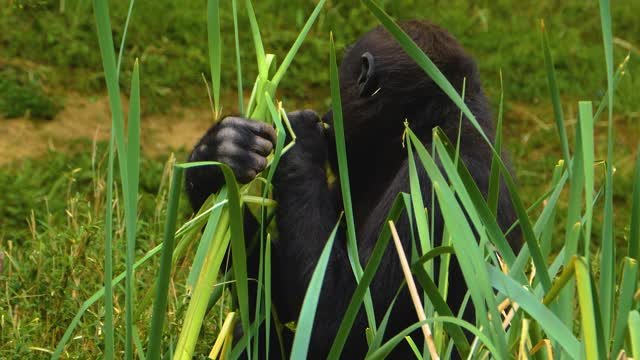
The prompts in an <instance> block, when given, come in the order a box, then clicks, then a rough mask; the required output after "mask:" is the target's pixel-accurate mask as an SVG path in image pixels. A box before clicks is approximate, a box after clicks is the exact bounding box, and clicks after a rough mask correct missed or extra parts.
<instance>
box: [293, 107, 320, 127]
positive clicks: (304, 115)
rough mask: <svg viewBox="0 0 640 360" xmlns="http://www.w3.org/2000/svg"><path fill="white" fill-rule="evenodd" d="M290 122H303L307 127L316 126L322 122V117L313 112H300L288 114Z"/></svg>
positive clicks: (307, 110)
mask: <svg viewBox="0 0 640 360" xmlns="http://www.w3.org/2000/svg"><path fill="white" fill-rule="evenodd" d="M287 116H288V117H289V120H290V121H302V122H304V123H305V125H311V124H315V123H316V122H319V121H320V116H319V115H318V114H317V113H316V112H315V111H313V110H309V109H306V110H298V111H293V112H290V113H288V114H287Z"/></svg>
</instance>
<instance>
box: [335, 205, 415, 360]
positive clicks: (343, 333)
mask: <svg viewBox="0 0 640 360" xmlns="http://www.w3.org/2000/svg"><path fill="white" fill-rule="evenodd" d="M403 203H404V202H403V200H402V195H401V194H398V196H397V197H396V199H395V201H394V202H393V205H392V206H391V210H389V213H388V214H387V218H386V219H385V221H384V223H383V224H384V225H383V227H382V230H381V231H380V234H379V235H378V239H377V240H376V245H375V247H374V248H373V251H372V252H371V256H369V262H368V263H367V266H366V267H365V269H364V273H363V274H362V278H361V279H360V283H358V286H357V287H356V289H355V291H354V292H353V295H352V296H351V301H350V302H349V306H348V307H347V310H346V311H345V314H344V316H343V317H342V323H341V324H340V327H339V328H338V332H337V333H336V337H335V339H334V340H333V345H331V350H330V351H329V355H328V356H327V359H332V360H336V359H339V358H340V354H341V353H342V349H343V348H344V345H345V343H346V341H347V336H348V335H349V332H350V331H351V327H352V326H353V322H354V321H355V319H356V316H357V315H358V311H360V305H361V304H362V301H363V299H364V297H365V294H366V292H367V290H368V289H369V285H370V284H371V281H373V276H374V275H375V274H376V271H377V270H378V266H379V265H380V261H382V255H384V252H385V249H386V248H387V244H388V243H389V240H390V239H391V230H390V229H389V221H390V220H392V221H394V222H396V221H397V220H398V218H399V217H400V214H401V212H402V208H403Z"/></svg>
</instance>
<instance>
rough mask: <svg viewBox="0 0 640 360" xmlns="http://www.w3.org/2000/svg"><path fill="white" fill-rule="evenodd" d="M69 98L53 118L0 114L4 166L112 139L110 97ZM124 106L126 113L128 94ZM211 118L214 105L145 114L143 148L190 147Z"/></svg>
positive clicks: (161, 151) (153, 152)
mask: <svg viewBox="0 0 640 360" xmlns="http://www.w3.org/2000/svg"><path fill="white" fill-rule="evenodd" d="M65 99H66V100H65V106H64V110H63V111H61V112H60V113H59V114H58V115H57V116H56V118H55V119H53V120H51V121H36V120H31V119H28V118H18V119H0V166H1V165H9V164H11V163H15V162H16V161H18V160H20V159H24V158H34V157H38V156H41V155H43V154H44V153H46V152H47V150H54V149H55V150H61V149H64V148H65V146H66V144H68V143H69V142H70V141H72V140H76V139H97V140H99V141H100V140H108V139H109V134H110V129H111V112H110V111H109V101H108V98H107V97H106V96H103V97H97V98H89V97H85V96H80V95H77V94H69V95H67V96H66V98H65ZM123 106H124V108H125V114H126V113H127V102H126V100H124V99H123ZM212 121H213V120H212V114H211V110H210V109H207V108H203V109H193V108H176V109H174V110H172V111H171V112H170V113H168V114H153V115H149V116H144V115H143V116H142V119H141V141H142V152H143V153H144V154H145V155H147V156H149V157H152V158H153V157H158V156H161V155H165V154H167V153H168V152H169V151H170V150H172V149H178V148H180V147H186V148H190V147H191V146H192V145H193V144H195V142H196V141H197V140H198V139H199V138H200V136H202V134H203V133H204V132H205V131H206V130H207V128H208V127H209V126H211V124H212Z"/></svg>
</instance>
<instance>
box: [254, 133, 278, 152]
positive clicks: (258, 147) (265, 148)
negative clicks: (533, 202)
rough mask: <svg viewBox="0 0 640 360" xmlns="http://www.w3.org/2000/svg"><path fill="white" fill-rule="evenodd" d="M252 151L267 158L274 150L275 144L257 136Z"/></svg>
mask: <svg viewBox="0 0 640 360" xmlns="http://www.w3.org/2000/svg"><path fill="white" fill-rule="evenodd" d="M251 149H252V150H253V151H255V152H256V153H258V154H260V155H262V156H267V155H269V153H270V152H271V150H273V143H272V142H271V141H269V140H266V139H265V138H262V137H259V136H256V137H254V138H253V144H252V145H251Z"/></svg>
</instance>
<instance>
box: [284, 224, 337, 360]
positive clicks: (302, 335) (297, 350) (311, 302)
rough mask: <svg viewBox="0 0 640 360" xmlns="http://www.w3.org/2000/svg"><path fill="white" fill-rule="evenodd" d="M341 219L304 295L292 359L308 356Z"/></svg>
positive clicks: (325, 247) (326, 245)
mask: <svg viewBox="0 0 640 360" xmlns="http://www.w3.org/2000/svg"><path fill="white" fill-rule="evenodd" d="M341 220H342V216H340V217H339V218H338V222H337V223H336V226H335V227H334V228H333V231H332V232H331V235H329V239H328V240H327V243H326V244H325V245H324V249H323V250H322V253H321V254H320V258H318V263H317V265H316V268H315V270H313V275H312V276H311V280H310V281H309V287H308V288H307V292H306V293H305V295H304V300H303V302H302V308H301V309H300V317H299V318H298V324H297V326H296V335H295V337H294V338H293V346H292V348H291V358H292V359H306V358H307V351H308V350H309V341H310V340H311V331H312V330H313V321H314V319H315V317H316V308H317V307H318V300H319V298H320V290H321V289H322V281H323V280H324V274H325V271H326V270H327V263H328V262H329V256H330V255H331V249H332V248H333V241H334V240H335V238H336V233H337V231H338V226H339V225H340V221H341Z"/></svg>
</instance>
